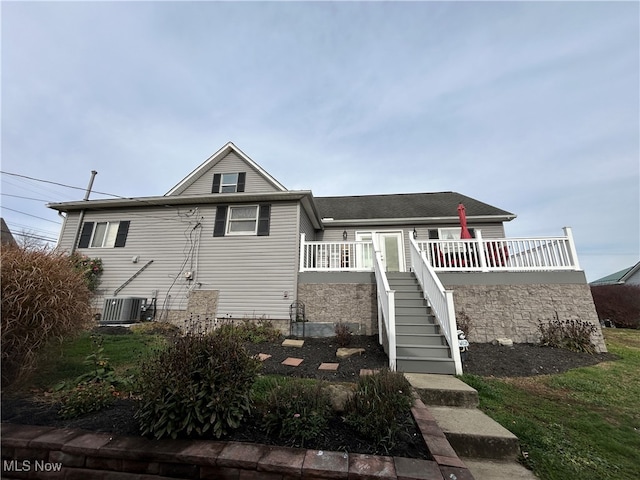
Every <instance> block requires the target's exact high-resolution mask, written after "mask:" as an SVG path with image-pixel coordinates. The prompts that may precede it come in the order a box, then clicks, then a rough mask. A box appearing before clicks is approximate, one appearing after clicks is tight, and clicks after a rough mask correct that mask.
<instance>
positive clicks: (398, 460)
mask: <svg viewBox="0 0 640 480" xmlns="http://www.w3.org/2000/svg"><path fill="white" fill-rule="evenodd" d="M412 413H413V416H414V418H415V419H416V423H417V424H418V426H419V428H420V430H421V432H422V435H423V437H424V440H425V442H426V444H427V447H428V448H429V451H430V452H431V455H432V456H433V459H434V461H429V460H417V459H411V458H403V457H385V456H373V455H362V454H356V453H342V452H323V451H319V450H305V449H299V448H287V447H274V446H267V445H258V444H252V443H239V442H224V441H209V440H150V439H147V438H143V437H118V436H113V435H110V434H108V433H96V432H89V431H86V430H75V429H55V428H53V427H41V426H31V425H16V424H9V423H3V424H2V429H1V432H0V433H1V444H2V478H3V479H13V478H15V479H21V478H43V479H65V480H76V479H78V480H79V479H82V480H84V479H96V480H163V479H164V480H168V479H169V478H171V479H176V478H183V479H202V480H208V479H211V480H213V479H215V480H218V479H221V480H225V479H234V480H249V479H265V480H293V479H308V480H315V479H318V480H319V479H354V480H373V479H376V480H381V479H384V480H445V479H446V480H448V479H450V478H456V479H457V480H473V477H472V476H471V473H470V472H469V470H468V469H467V468H466V466H465V465H464V463H463V462H462V461H460V459H459V458H458V456H457V455H456V453H455V452H454V450H453V449H452V448H451V445H449V442H448V441H447V439H446V437H445V436H444V434H443V433H442V430H441V429H440V428H439V427H438V425H437V424H436V422H435V419H434V418H433V416H432V415H431V413H430V412H429V410H428V409H427V408H426V407H425V405H424V404H423V403H422V402H421V401H420V400H416V402H415V404H414V407H413V408H412ZM452 474H453V475H452Z"/></svg>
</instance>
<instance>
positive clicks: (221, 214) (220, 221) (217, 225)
mask: <svg viewBox="0 0 640 480" xmlns="http://www.w3.org/2000/svg"><path fill="white" fill-rule="evenodd" d="M228 208H229V207H227V206H226V205H219V206H218V207H217V208H216V220H215V222H214V224H213V236H214V237H224V231H225V228H226V226H227V209H228Z"/></svg>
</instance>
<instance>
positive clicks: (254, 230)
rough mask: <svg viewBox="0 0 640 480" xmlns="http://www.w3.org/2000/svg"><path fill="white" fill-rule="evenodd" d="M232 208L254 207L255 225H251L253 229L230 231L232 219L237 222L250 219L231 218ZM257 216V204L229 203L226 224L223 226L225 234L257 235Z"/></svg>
mask: <svg viewBox="0 0 640 480" xmlns="http://www.w3.org/2000/svg"><path fill="white" fill-rule="evenodd" d="M234 208H255V209H256V216H255V220H254V221H255V225H254V227H253V231H244V232H232V231H231V228H230V227H231V223H232V222H234V221H238V222H247V221H249V220H250V219H247V218H243V219H242V220H232V219H231V217H232V216H233V215H232V211H233V209H234ZM259 217H260V206H259V205H229V210H228V212H227V225H226V227H225V235H229V236H243V235H244V236H256V235H258V221H259Z"/></svg>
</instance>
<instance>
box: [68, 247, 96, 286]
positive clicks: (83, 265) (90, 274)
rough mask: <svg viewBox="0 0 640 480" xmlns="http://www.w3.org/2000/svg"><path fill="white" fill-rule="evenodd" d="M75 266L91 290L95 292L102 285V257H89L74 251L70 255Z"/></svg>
mask: <svg viewBox="0 0 640 480" xmlns="http://www.w3.org/2000/svg"><path fill="white" fill-rule="evenodd" d="M69 260H71V263H72V265H73V268H75V269H76V270H77V271H78V272H79V273H80V274H81V275H82V277H83V278H84V281H85V283H86V284H87V287H88V288H89V290H90V291H92V292H95V291H96V290H97V289H98V285H100V277H101V276H102V271H103V267H102V260H101V259H100V258H89V257H87V256H86V255H82V254H80V253H77V252H76V253H74V254H72V255H71V256H70V257H69Z"/></svg>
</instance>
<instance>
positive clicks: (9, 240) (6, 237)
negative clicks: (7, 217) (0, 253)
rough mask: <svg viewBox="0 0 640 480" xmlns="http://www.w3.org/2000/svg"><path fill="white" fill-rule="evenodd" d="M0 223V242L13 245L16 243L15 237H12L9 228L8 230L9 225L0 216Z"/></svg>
mask: <svg viewBox="0 0 640 480" xmlns="http://www.w3.org/2000/svg"><path fill="white" fill-rule="evenodd" d="M0 223H1V227H2V236H1V237H0V238H1V242H2V245H4V246H15V245H17V243H16V240H15V238H13V234H12V233H11V230H9V226H8V225H7V224H6V223H5V221H4V218H0Z"/></svg>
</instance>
